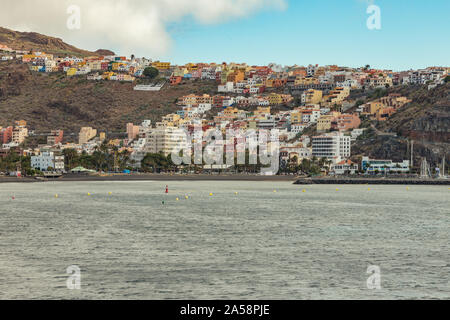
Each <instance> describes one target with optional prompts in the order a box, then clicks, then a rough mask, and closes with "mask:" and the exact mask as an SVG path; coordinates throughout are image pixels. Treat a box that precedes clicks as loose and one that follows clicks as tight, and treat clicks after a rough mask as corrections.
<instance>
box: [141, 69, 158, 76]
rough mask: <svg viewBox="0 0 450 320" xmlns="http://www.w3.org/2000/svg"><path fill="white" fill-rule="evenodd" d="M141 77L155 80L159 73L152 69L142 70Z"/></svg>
mask: <svg viewBox="0 0 450 320" xmlns="http://www.w3.org/2000/svg"><path fill="white" fill-rule="evenodd" d="M143 75H144V76H145V77H147V78H150V79H155V78H156V77H157V76H158V75H159V71H158V69H156V68H154V67H147V68H145V69H144V72H143Z"/></svg>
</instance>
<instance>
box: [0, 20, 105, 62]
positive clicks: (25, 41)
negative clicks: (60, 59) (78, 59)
mask: <svg viewBox="0 0 450 320" xmlns="http://www.w3.org/2000/svg"><path fill="white" fill-rule="evenodd" d="M0 43H1V44H5V45H7V46H9V47H11V48H13V49H16V50H36V51H38V50H39V51H45V52H47V53H52V54H55V55H61V56H65V55H76V56H83V57H84V56H92V55H112V54H114V52H112V51H110V50H105V49H99V50H97V51H95V52H90V51H86V50H81V49H78V48H76V47H74V46H72V45H69V44H67V43H65V42H64V41H62V40H61V39H59V38H54V37H49V36H45V35H42V34H40V33H36V32H18V31H13V30H9V29H6V28H2V27H0Z"/></svg>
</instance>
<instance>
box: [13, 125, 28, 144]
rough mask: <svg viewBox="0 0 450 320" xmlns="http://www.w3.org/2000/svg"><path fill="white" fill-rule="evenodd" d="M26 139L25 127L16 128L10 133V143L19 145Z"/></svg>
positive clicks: (26, 129) (26, 130) (26, 131)
mask: <svg viewBox="0 0 450 320" xmlns="http://www.w3.org/2000/svg"><path fill="white" fill-rule="evenodd" d="M27 137H28V128H27V127H25V126H16V127H14V129H13V132H12V142H14V143H17V144H21V143H22V142H24V141H25V139H26V138H27Z"/></svg>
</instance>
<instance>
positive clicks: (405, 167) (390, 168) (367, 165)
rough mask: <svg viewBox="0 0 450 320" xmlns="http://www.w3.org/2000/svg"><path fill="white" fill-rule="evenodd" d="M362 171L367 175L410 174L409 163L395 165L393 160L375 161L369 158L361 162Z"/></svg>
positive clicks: (406, 161) (405, 161)
mask: <svg viewBox="0 0 450 320" xmlns="http://www.w3.org/2000/svg"><path fill="white" fill-rule="evenodd" d="M361 169H362V170H363V171H364V172H365V173H369V174H374V173H389V172H394V173H406V172H409V161H408V160H404V161H403V162H398V163H395V162H393V161H392V160H375V159H369V157H363V158H362V161H361Z"/></svg>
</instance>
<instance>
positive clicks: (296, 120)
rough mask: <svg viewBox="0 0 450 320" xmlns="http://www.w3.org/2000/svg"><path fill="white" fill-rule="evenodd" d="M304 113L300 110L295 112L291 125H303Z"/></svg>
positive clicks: (292, 114)
mask: <svg viewBox="0 0 450 320" xmlns="http://www.w3.org/2000/svg"><path fill="white" fill-rule="evenodd" d="M302 122H303V113H302V112H301V111H300V110H295V111H293V112H292V113H291V123H302Z"/></svg>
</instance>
